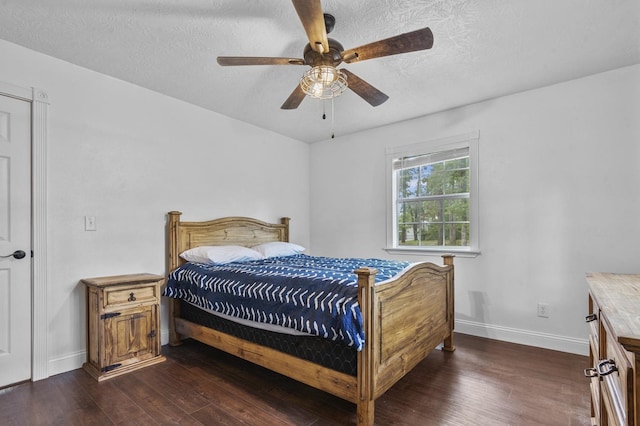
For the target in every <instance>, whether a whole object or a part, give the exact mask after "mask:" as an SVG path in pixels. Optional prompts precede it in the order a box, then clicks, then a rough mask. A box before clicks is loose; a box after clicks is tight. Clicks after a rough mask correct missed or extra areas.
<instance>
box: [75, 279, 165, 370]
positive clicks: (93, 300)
mask: <svg viewBox="0 0 640 426" xmlns="http://www.w3.org/2000/svg"><path fill="white" fill-rule="evenodd" d="M82 282H83V283H84V284H85V285H86V286H87V362H86V363H85V364H84V365H83V368H84V369H85V370H86V371H87V372H88V373H89V374H91V375H92V376H93V377H94V378H96V379H97V380H98V381H102V380H105V379H108V378H111V377H115V376H119V375H121V374H124V373H127V372H129V371H132V370H136V369H138V368H142V367H145V366H148V365H152V364H156V363H158V362H161V361H164V360H165V358H164V357H163V356H162V355H161V352H160V286H161V285H162V283H163V282H164V277H161V276H160V275H152V274H134V275H118V276H113V277H100V278H86V279H83V280H82Z"/></svg>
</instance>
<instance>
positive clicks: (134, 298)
mask: <svg viewBox="0 0 640 426" xmlns="http://www.w3.org/2000/svg"><path fill="white" fill-rule="evenodd" d="M127 300H128V301H129V302H135V301H136V297H135V296H134V295H133V292H131V293H129V299H127Z"/></svg>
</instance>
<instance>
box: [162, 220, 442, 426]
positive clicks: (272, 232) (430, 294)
mask: <svg viewBox="0 0 640 426" xmlns="http://www.w3.org/2000/svg"><path fill="white" fill-rule="evenodd" d="M181 214H182V213H181V212H177V211H172V212H169V223H168V233H169V259H168V261H169V264H168V267H169V271H171V270H173V269H175V268H177V267H178V266H180V265H181V264H183V263H184V260H182V259H181V258H180V257H179V254H180V253H182V252H183V251H184V250H187V249H189V248H193V247H197V246H203V245H241V246H247V247H250V246H253V245H256V244H260V243H264V242H269V241H286V242H288V241H289V218H282V220H281V223H280V224H270V223H266V222H262V221H260V220H256V219H251V218H246V217H227V218H222V219H215V220H210V221H205V222H181V221H180V215H181ZM442 257H443V259H444V266H439V265H435V264H433V263H419V264H417V265H415V266H414V267H412V268H411V269H410V270H409V271H407V272H406V273H405V274H403V275H401V276H400V277H398V278H397V279H395V280H393V281H386V282H384V283H380V284H377V285H374V276H375V274H376V272H377V271H376V270H375V269H373V268H368V267H366V265H363V267H362V268H359V269H358V270H356V271H355V273H356V274H357V275H358V288H359V290H358V301H359V304H360V308H361V310H362V316H363V320H364V330H365V336H366V342H365V347H364V349H363V350H362V351H360V352H358V354H357V376H351V375H348V374H345V373H341V372H337V371H335V370H331V369H329V368H326V367H323V366H320V365H318V364H315V363H313V362H311V361H306V360H303V359H300V358H297V357H294V356H291V355H288V354H285V353H282V352H280V351H277V350H274V349H271V348H267V347H264V346H261V345H257V344H255V343H251V342H248V341H246V340H243V339H240V338H237V337H233V336H230V335H228V334H225V333H222V332H219V331H216V330H212V329H210V328H207V327H205V326H201V325H198V324H195V323H193V322H190V321H187V320H185V319H183V318H180V304H179V301H178V300H177V299H171V304H170V306H171V313H170V324H169V331H170V342H169V343H170V344H171V345H179V344H180V343H181V339H183V338H192V339H195V340H198V341H200V342H203V343H206V344H208V345H210V346H213V347H215V348H218V349H220V350H222V351H225V352H228V353H230V354H233V355H236V356H238V357H240V358H242V359H245V360H247V361H251V362H253V363H255V364H258V365H260V366H263V367H265V368H268V369H270V370H273V371H276V372H278V373H280V374H283V375H285V376H288V377H290V378H293V379H295V380H298V381H300V382H303V383H305V384H307V385H310V386H313V387H315V388H317V389H320V390H322V391H325V392H328V393H330V394H332V395H335V396H337V397H340V398H342V399H345V400H347V401H350V402H352V403H354V404H356V405H357V422H358V425H373V418H374V401H375V400H376V398H378V397H379V396H381V395H382V394H383V393H384V392H385V391H386V390H387V389H389V388H390V387H391V386H393V384H395V383H396V382H397V381H398V380H400V379H401V378H402V377H403V376H404V375H405V374H406V373H408V372H409V371H410V370H411V369H412V368H413V367H414V366H416V365H417V364H418V363H419V362H420V361H422V360H423V359H424V358H425V357H426V356H427V355H428V354H429V353H430V352H431V351H432V350H433V349H434V348H435V347H436V346H438V345H439V344H440V343H443V350H446V351H453V350H454V349H455V347H454V344H453V326H454V291H453V290H454V287H453V284H454V268H453V256H452V255H444V256H442Z"/></svg>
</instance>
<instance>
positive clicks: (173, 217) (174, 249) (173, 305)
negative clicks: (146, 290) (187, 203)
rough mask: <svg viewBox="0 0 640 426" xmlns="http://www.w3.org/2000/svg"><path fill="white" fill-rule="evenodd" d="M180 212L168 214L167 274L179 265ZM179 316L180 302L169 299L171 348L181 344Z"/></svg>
mask: <svg viewBox="0 0 640 426" xmlns="http://www.w3.org/2000/svg"><path fill="white" fill-rule="evenodd" d="M181 214H182V212H178V211H171V212H169V271H168V272H167V276H168V275H169V272H171V271H173V270H174V269H175V268H177V267H178V266H179V265H180V257H179V256H180V253H179V251H180V248H179V246H178V241H179V236H180V235H179V232H178V225H179V224H180V215H181ZM178 316H180V300H179V299H174V298H170V299H169V344H170V345H171V346H178V345H181V344H182V339H181V338H180V335H179V334H178V333H177V332H176V317H178Z"/></svg>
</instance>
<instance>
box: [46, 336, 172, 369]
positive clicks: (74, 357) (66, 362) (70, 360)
mask: <svg viewBox="0 0 640 426" xmlns="http://www.w3.org/2000/svg"><path fill="white" fill-rule="evenodd" d="M160 342H161V344H162V345H166V344H167V343H169V329H165V330H162V331H161V332H160ZM86 360H87V351H78V352H74V353H70V354H67V355H62V356H59V357H57V358H52V359H50V360H49V361H48V362H47V373H48V376H47V377H51V376H55V375H56V374H61V373H66V372H67V371H71V370H76V369H78V368H82V364H84V363H85V361H86ZM42 379H46V377H42Z"/></svg>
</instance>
